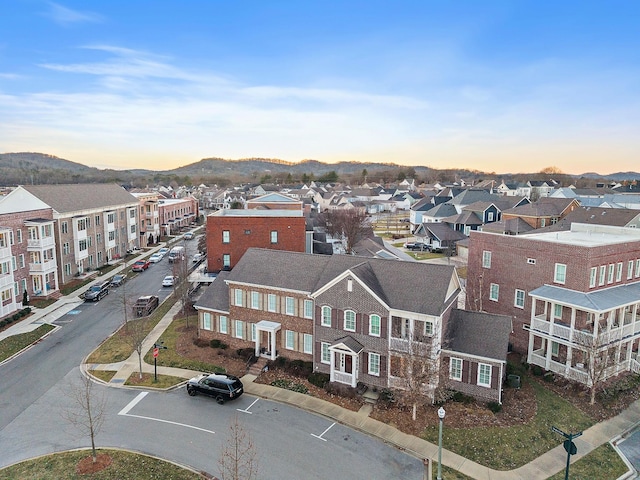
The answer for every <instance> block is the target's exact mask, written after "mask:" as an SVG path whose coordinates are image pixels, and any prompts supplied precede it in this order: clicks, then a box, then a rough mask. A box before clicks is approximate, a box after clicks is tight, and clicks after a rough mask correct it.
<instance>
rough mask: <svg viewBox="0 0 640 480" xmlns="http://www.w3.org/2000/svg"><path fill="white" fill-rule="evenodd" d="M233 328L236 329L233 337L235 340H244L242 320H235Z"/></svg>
mask: <svg viewBox="0 0 640 480" xmlns="http://www.w3.org/2000/svg"><path fill="white" fill-rule="evenodd" d="M235 326H236V328H235V330H234V335H233V336H234V337H236V338H244V322H243V321H242V320H236V321H235Z"/></svg>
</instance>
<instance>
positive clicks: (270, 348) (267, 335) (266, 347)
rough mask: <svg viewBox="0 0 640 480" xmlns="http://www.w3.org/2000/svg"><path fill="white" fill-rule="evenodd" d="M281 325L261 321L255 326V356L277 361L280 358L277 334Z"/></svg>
mask: <svg viewBox="0 0 640 480" xmlns="http://www.w3.org/2000/svg"><path fill="white" fill-rule="evenodd" d="M280 328H281V325H280V324H279V323H278V322H270V321H268V320H260V321H259V322H258V323H256V324H255V352H254V353H255V356H256V357H258V358H260V357H263V358H268V359H269V360H275V359H276V357H277V356H278V350H277V345H276V340H277V336H276V333H277V332H278V331H279V330H280Z"/></svg>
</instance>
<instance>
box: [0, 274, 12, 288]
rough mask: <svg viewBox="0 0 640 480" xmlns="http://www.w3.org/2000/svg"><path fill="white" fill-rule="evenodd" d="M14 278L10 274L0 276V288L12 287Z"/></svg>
mask: <svg viewBox="0 0 640 480" xmlns="http://www.w3.org/2000/svg"><path fill="white" fill-rule="evenodd" d="M13 282H14V278H13V275H12V274H10V273H5V274H0V287H6V286H8V285H13Z"/></svg>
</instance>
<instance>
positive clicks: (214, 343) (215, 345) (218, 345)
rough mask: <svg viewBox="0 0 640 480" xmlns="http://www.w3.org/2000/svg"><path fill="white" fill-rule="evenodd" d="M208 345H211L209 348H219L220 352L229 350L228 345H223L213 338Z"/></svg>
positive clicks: (220, 341)
mask: <svg viewBox="0 0 640 480" xmlns="http://www.w3.org/2000/svg"><path fill="white" fill-rule="evenodd" d="M209 345H211V348H219V349H221V350H226V349H227V348H229V345H227V344H226V343H224V342H223V341H222V340H220V339H219V338H214V339H213V340H211V342H210V343H209Z"/></svg>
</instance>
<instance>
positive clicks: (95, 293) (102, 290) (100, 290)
mask: <svg viewBox="0 0 640 480" xmlns="http://www.w3.org/2000/svg"><path fill="white" fill-rule="evenodd" d="M106 295H109V281H108V280H105V281H104V282H100V283H96V284H95V285H92V286H91V287H90V288H89V290H87V291H86V292H85V293H84V300H85V302H97V301H98V300H100V299H101V298H102V297H104V296H106Z"/></svg>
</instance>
